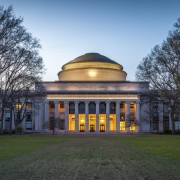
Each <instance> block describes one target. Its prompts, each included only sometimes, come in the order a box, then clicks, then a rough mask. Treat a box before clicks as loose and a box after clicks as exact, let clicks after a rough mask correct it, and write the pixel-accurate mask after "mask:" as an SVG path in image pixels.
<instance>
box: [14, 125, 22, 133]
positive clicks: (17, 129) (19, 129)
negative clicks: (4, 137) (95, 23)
mask: <svg viewBox="0 0 180 180" xmlns="http://www.w3.org/2000/svg"><path fill="white" fill-rule="evenodd" d="M15 132H16V134H22V133H23V127H22V126H21V125H18V126H16V129H15Z"/></svg>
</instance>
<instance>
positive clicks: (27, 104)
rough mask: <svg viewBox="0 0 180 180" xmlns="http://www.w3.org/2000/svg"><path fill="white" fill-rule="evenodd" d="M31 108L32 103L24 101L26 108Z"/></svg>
mask: <svg viewBox="0 0 180 180" xmlns="http://www.w3.org/2000/svg"><path fill="white" fill-rule="evenodd" d="M31 109H32V103H31V102H28V103H26V110H31Z"/></svg>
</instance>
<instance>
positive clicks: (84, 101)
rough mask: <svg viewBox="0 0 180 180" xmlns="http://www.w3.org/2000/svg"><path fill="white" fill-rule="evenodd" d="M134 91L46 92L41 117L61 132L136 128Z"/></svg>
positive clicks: (98, 131)
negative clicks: (116, 92)
mask: <svg viewBox="0 0 180 180" xmlns="http://www.w3.org/2000/svg"><path fill="white" fill-rule="evenodd" d="M139 113H140V105H139V100H138V95H100V94H99V95H98V96H97V95H82V94H81V95H48V96H47V101H46V103H45V117H46V121H47V122H48V121H49V119H55V120H58V121H59V124H61V127H59V129H61V130H64V131H65V132H96V133H103V132H106V133H109V132H118V133H119V132H130V131H134V132H137V131H138V130H139V122H140V115H139Z"/></svg>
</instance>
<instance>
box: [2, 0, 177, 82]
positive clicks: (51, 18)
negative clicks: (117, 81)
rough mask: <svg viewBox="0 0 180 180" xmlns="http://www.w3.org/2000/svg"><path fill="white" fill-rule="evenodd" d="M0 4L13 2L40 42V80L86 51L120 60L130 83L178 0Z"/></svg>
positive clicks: (158, 41) (169, 20)
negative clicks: (43, 67) (43, 64)
mask: <svg viewBox="0 0 180 180" xmlns="http://www.w3.org/2000/svg"><path fill="white" fill-rule="evenodd" d="M0 5H1V6H4V7H5V8H6V7H8V6H9V5H13V8H14V12H15V14H16V16H17V17H19V16H21V17H23V18H24V22H23V25H24V26H25V27H26V28H27V30H28V31H29V32H30V33H32V34H33V36H34V37H36V38H38V39H39V40H40V44H41V45H42V49H41V50H40V55H41V56H42V57H43V59H44V63H45V67H46V74H45V75H44V76H43V80H45V81H55V80H57V73H58V72H59V71H60V70H61V67H62V65H63V64H65V63H67V62H68V61H70V60H72V59H74V58H76V57H78V56H80V55H82V54H85V53H89V52H97V53H100V54H102V55H104V56H107V57H109V58H110V59H112V60H115V61H116V62H118V63H120V64H121V65H123V67H124V70H125V71H126V72H127V74H128V76H127V80H130V81H134V80H135V72H136V68H137V66H138V64H139V63H140V61H141V60H142V58H143V57H145V56H146V55H147V54H148V53H150V51H151V49H152V48H153V47H154V46H155V45H157V44H161V43H162V42H163V40H165V39H166V37H167V35H168V31H169V30H171V29H172V27H173V24H174V23H175V22H176V20H177V19H178V17H180V1H179V0H0Z"/></svg>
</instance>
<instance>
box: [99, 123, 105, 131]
mask: <svg viewBox="0 0 180 180" xmlns="http://www.w3.org/2000/svg"><path fill="white" fill-rule="evenodd" d="M100 132H105V125H104V124H100Z"/></svg>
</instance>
